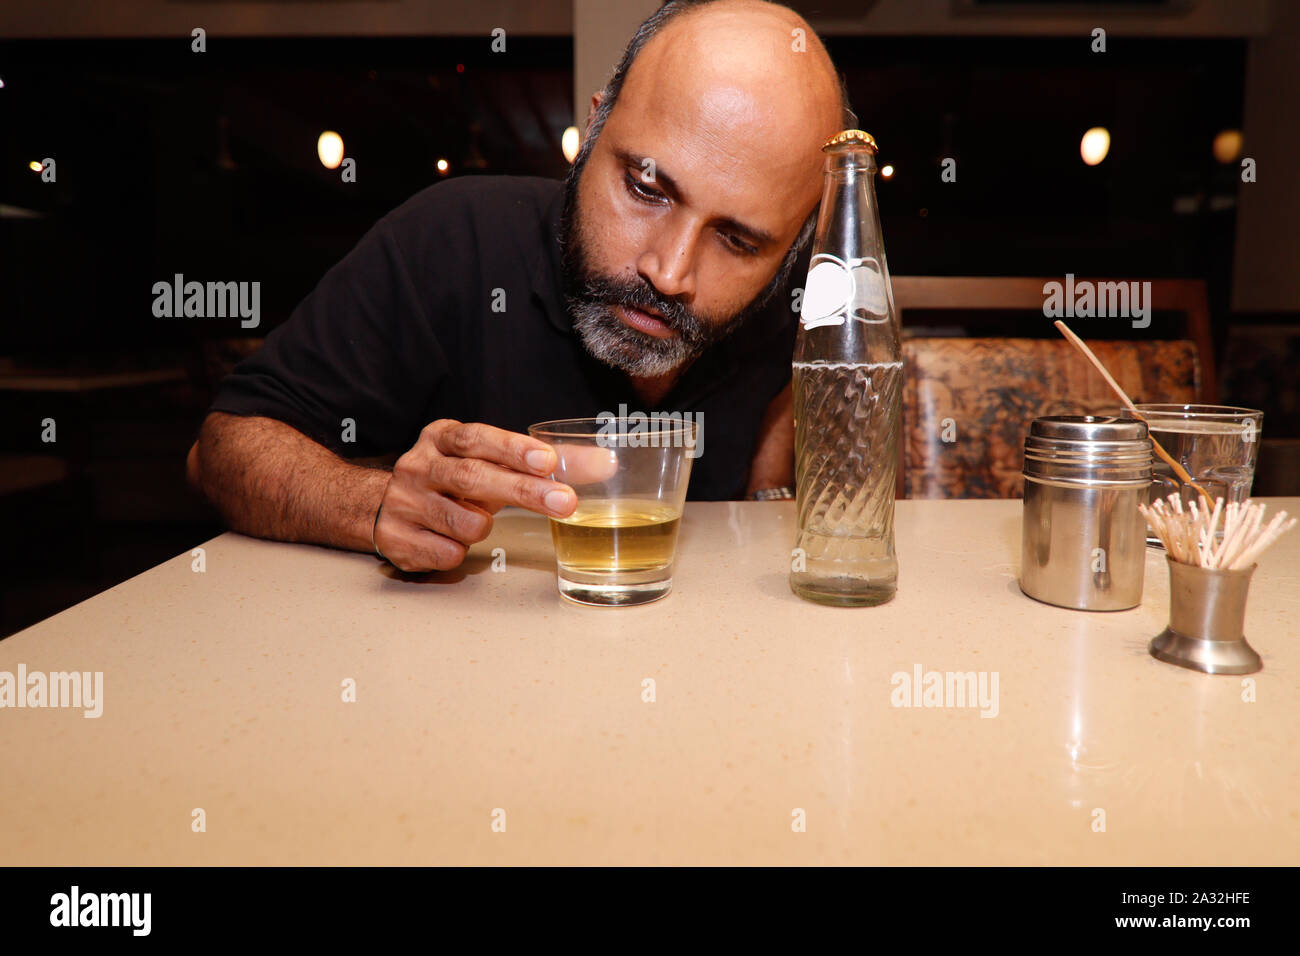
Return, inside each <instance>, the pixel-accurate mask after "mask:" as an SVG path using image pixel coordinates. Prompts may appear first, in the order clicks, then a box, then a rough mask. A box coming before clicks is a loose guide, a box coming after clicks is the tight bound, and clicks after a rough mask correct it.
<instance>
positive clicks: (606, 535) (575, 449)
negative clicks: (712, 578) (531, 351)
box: [528, 414, 701, 607]
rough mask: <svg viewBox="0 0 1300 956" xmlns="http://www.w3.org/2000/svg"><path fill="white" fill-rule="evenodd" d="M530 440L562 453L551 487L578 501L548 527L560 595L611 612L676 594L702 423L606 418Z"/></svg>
mask: <svg viewBox="0 0 1300 956" xmlns="http://www.w3.org/2000/svg"><path fill="white" fill-rule="evenodd" d="M528 434H529V435H531V436H532V437H533V438H536V439H539V440H540V441H544V442H546V443H547V444H548V445H550V446H551V447H552V448H554V449H555V454H556V460H557V462H558V463H557V465H556V467H555V471H554V473H553V474H552V475H551V477H552V478H553V479H554V480H555V481H562V482H564V483H565V484H566V485H569V486H570V487H572V488H573V490H574V492H575V493H576V494H577V496H578V507H577V509H576V510H575V511H574V512H573V514H571V515H569V516H568V517H567V518H552V519H550V520H551V538H552V540H553V541H554V542H555V557H556V566H557V568H556V577H557V582H558V585H559V590H560V594H561V595H562V596H564V597H566V598H568V599H569V600H571V601H576V602H577V603H579V604H589V605H596V606H603V607H625V606H629V605H634V604H646V603H649V602H650V601H656V600H658V599H659V598H662V597H664V596H665V595H666V594H668V592H669V591H671V590H672V586H673V562H674V557H675V555H676V551H677V531H678V527H679V526H680V524H681V518H682V509H683V506H684V505H685V502H686V488H687V485H688V484H689V481H690V474H691V461H692V460H693V459H694V458H695V457H697V452H698V450H699V449H700V447H701V446H700V443H699V423H698V422H694V421H690V420H689V419H688V420H683V419H682V416H680V415H674V416H667V415H664V416H660V415H658V414H656V415H655V416H653V417H651V416H636V415H634V416H630V417H626V418H617V417H612V416H601V417H599V418H570V419H564V420H561V421H552V422H541V423H538V424H536V425H530V426H529V428H528Z"/></svg>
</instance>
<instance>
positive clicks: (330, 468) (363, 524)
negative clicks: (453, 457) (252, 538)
mask: <svg viewBox="0 0 1300 956" xmlns="http://www.w3.org/2000/svg"><path fill="white" fill-rule="evenodd" d="M186 474H187V476H188V478H189V481H190V484H191V485H192V486H193V487H194V488H195V489H196V490H197V491H199V492H201V493H202V494H203V495H204V496H205V497H206V498H207V499H208V500H209V501H211V502H212V503H213V504H214V505H215V506H216V507H217V509H218V510H219V511H220V512H221V515H222V517H224V518H225V520H226V523H227V524H228V525H229V526H230V527H231V529H232V530H234V531H240V532H243V533H244V534H250V535H256V536H258V537H263V538H274V539H278V540H281V541H302V542H310V543H312V544H326V545H332V546H333V547H336V548H347V549H349V550H353V551H370V550H371V532H372V530H373V528H374V520H375V512H376V511H377V510H378V509H379V503H380V501H382V500H383V497H384V491H385V489H387V487H388V482H389V480H390V478H391V477H392V475H391V473H390V472H387V471H380V470H378V469H375V468H365V467H362V466H360V465H354V464H351V463H349V462H347V461H345V460H344V459H342V458H340V457H338V456H337V455H335V454H334V453H333V452H332V451H330V450H329V449H328V448H325V447H324V446H323V445H319V444H317V443H316V442H314V441H312V440H311V439H310V438H308V437H307V436H306V435H303V434H302V433H301V432H299V431H298V430H297V429H295V428H292V427H290V426H289V425H286V424H284V423H283V422H280V421H276V420H275V419H273V418H262V417H258V416H241V415H229V414H226V413H224V412H212V413H211V414H209V415H208V417H207V418H206V419H204V422H203V427H202V428H201V429H200V430H199V440H198V441H197V442H195V443H194V447H193V448H191V449H190V454H189V459H188V461H187V462H186Z"/></svg>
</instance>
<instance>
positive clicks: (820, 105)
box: [622, 0, 843, 153]
mask: <svg viewBox="0 0 1300 956" xmlns="http://www.w3.org/2000/svg"><path fill="white" fill-rule="evenodd" d="M622 92H623V94H624V95H625V96H627V98H628V99H627V100H624V103H625V105H626V104H627V102H628V100H633V101H639V100H643V102H637V105H638V106H642V108H653V104H658V105H659V107H660V108H661V109H664V110H672V109H674V108H675V107H680V106H682V105H684V104H689V103H691V102H693V101H694V102H698V103H700V104H701V105H702V106H703V107H706V108H707V110H708V112H709V113H710V115H711V118H712V119H713V120H714V121H715V122H716V123H717V124H718V126H719V128H720V129H722V130H727V131H729V132H733V133H734V134H735V135H739V136H744V135H752V136H762V135H778V136H780V137H781V139H782V145H784V147H785V149H784V151H785V152H787V153H791V152H803V151H806V149H807V148H808V147H810V146H811V147H812V148H813V149H814V150H816V149H818V148H820V146H821V144H822V143H824V142H825V141H826V139H827V138H828V137H829V136H831V135H833V134H834V133H836V132H838V131H839V130H840V129H841V128H843V127H842V125H841V124H842V122H843V108H842V107H843V104H842V100H841V90H840V84H839V76H838V74H837V73H836V70H835V66H834V64H833V63H832V62H831V58H830V55H829V54H828V53H827V52H826V48H825V47H824V46H822V43H821V40H820V39H818V37H817V35H816V34H815V33H814V32H813V30H812V28H811V27H810V26H809V25H808V23H807V22H806V21H805V20H804V19H803V17H801V16H799V14H797V13H795V12H794V11H793V10H791V9H790V8H789V7H783V6H780V5H779V4H775V3H767V2H764V0H714V2H709V3H703V4H699V5H696V6H688V7H686V8H685V9H684V11H683V12H682V13H680V14H678V15H677V16H676V17H674V18H672V19H671V20H669V21H668V23H667V24H666V25H665V26H664V27H663V29H662V30H660V31H659V32H658V33H657V34H655V35H654V36H653V37H652V38H651V39H650V40H649V41H648V42H647V43H646V45H645V46H644V48H643V49H642V50H641V53H640V55H639V56H637V57H636V59H635V60H634V61H633V64H632V66H631V68H630V69H629V70H628V74H627V77H626V79H625V80H624V85H623V91H622ZM761 145H763V144H762V143H761V142H756V143H753V144H751V146H761Z"/></svg>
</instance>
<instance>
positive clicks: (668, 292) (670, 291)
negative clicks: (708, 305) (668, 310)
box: [636, 221, 700, 298]
mask: <svg viewBox="0 0 1300 956" xmlns="http://www.w3.org/2000/svg"><path fill="white" fill-rule="evenodd" d="M699 241H700V230H699V228H698V226H697V225H695V224H693V223H691V222H689V221H685V222H679V223H675V224H674V223H665V224H664V226H663V228H661V229H660V230H658V231H657V232H656V233H655V235H654V236H653V237H652V239H651V242H650V245H649V248H647V249H646V250H645V251H644V252H642V253H641V255H640V257H639V258H638V259H637V262H636V268H637V272H639V273H640V274H641V276H642V277H643V278H645V279H646V280H648V281H649V282H651V283H652V284H653V285H654V287H655V288H656V289H658V290H659V292H660V293H661V294H662V295H665V296H685V297H688V298H689V297H690V296H693V295H694V294H695V258H696V255H697V252H698V248H699Z"/></svg>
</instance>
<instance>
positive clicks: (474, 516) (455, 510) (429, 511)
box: [423, 492, 492, 545]
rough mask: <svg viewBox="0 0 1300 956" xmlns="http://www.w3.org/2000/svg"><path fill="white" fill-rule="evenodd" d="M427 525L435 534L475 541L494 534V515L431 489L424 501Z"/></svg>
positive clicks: (459, 539)
mask: <svg viewBox="0 0 1300 956" xmlns="http://www.w3.org/2000/svg"><path fill="white" fill-rule="evenodd" d="M423 518H424V525H425V526H426V527H427V528H428V529H429V530H430V531H433V532H435V533H436V534H440V535H442V536H444V537H447V538H451V539H452V540H453V541H459V542H460V543H461V544H467V545H468V544H475V543H477V542H479V541H482V540H483V539H484V538H486V537H487V536H488V535H489V534H491V533H492V515H491V514H490V513H488V512H487V511H486V510H484V509H483V508H480V507H478V506H477V505H473V504H470V503H469V502H466V501H459V500H457V499H456V498H453V497H450V496H448V495H441V494H438V493H437V492H431V493H430V494H429V495H428V496H427V500H426V503H425V508H424V513H423Z"/></svg>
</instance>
